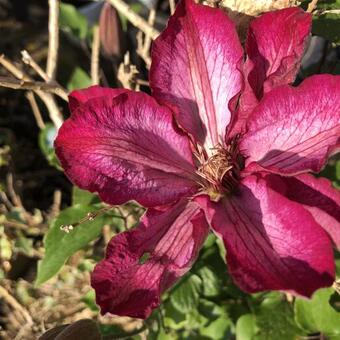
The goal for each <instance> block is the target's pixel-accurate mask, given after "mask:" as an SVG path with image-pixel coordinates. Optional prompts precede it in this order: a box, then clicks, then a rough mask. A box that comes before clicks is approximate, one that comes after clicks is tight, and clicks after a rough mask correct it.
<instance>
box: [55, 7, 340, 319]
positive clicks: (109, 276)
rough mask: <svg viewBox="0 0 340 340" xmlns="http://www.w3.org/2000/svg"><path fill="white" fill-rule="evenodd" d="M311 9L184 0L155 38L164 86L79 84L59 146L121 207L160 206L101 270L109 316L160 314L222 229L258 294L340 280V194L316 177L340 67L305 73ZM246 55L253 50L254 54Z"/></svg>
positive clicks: (334, 127) (72, 167)
mask: <svg viewBox="0 0 340 340" xmlns="http://www.w3.org/2000/svg"><path fill="white" fill-rule="evenodd" d="M310 25H311V17H310V15H309V14H306V13H304V12H303V11H302V10H301V9H299V8H289V9H284V10H279V11H275V12H269V13H267V14H264V15H262V16H261V17H258V18H256V19H254V20H253V21H252V23H251V25H250V27H249V32H248V37H247V41H246V44H245V51H244V50H243V48H242V46H241V43H240V41H239V39H238V36H237V33H236V30H235V27H234V24H233V22H231V20H230V19H229V18H228V17H227V16H226V15H225V14H224V12H223V11H222V10H220V9H214V8H210V7H206V6H202V5H197V4H195V3H194V2H193V1H192V0H184V1H182V2H181V3H180V4H179V5H178V6H177V9H176V12H175V14H174V15H173V16H172V17H171V18H170V20H169V23H168V26H167V28H166V29H165V30H164V31H163V32H162V34H161V35H160V36H159V37H158V38H157V39H156V41H155V42H154V44H153V48H152V66H151V70H150V87H151V89H152V97H151V96H149V95H147V94H145V93H141V92H133V91H130V90H126V89H109V88H101V87H98V86H95V87H90V88H88V89H84V90H80V91H74V92H73V93H72V94H71V95H70V110H71V113H72V115H71V117H70V118H69V119H68V120H67V121H66V122H65V123H64V124H63V126H62V127H61V129H60V130H59V134H58V137H57V139H56V141H55V147H56V153H57V155H58V157H59V159H60V161H61V164H62V166H63V168H64V169H65V173H66V175H67V176H68V177H69V178H70V179H71V181H72V182H73V183H75V184H76V185H78V186H79V187H81V188H83V189H87V190H89V191H91V192H97V193H98V194H99V196H100V197H101V199H102V200H103V201H104V202H106V203H108V204H122V203H124V202H127V201H129V200H135V201H137V202H139V203H140V204H141V205H143V206H145V207H146V208H148V210H147V212H146V213H145V215H144V216H143V217H142V219H141V221H140V224H139V225H138V226H137V227H135V228H133V229H132V230H129V231H126V232H123V233H121V234H119V235H117V236H115V237H113V239H112V240H111V241H110V243H109V245H108V248H107V252H106V257H105V259H104V260H102V261H101V262H100V263H99V264H97V266H96V267H95V270H94V272H93V274H92V286H93V287H94V289H95V290H96V299H97V303H98V304H99V305H100V307H101V312H102V313H107V312H109V313H112V314H118V315H128V316H133V317H139V318H146V317H148V315H149V314H150V313H151V311H152V309H153V308H156V307H157V306H158V305H159V303H160V295H161V294H162V292H163V291H164V290H166V289H167V288H169V287H170V286H171V285H173V284H174V282H176V280H178V278H180V277H181V276H182V275H183V274H184V273H185V272H187V271H188V270H189V269H190V267H191V266H192V264H193V262H194V261H195V259H196V257H197V255H198V252H199V249H200V248H201V246H202V244H203V243H204V241H205V239H206V237H207V235H208V233H209V231H210V230H211V229H212V230H213V231H214V232H215V233H216V234H217V235H218V236H219V237H221V238H222V239H223V241H224V244H225V247H226V250H227V259H226V262H227V265H228V267H229V272H230V274H231V275H232V277H233V279H234V281H235V282H236V283H237V284H238V285H239V286H240V287H241V288H242V289H243V290H244V291H246V292H250V293H252V292H258V291H263V290H279V291H288V292H291V293H293V294H298V295H302V296H306V297H309V296H311V294H312V293H313V292H314V291H315V290H316V289H318V288H320V287H326V286H330V285H331V284H332V282H333V280H334V275H335V274H334V270H335V269H334V259H333V252H332V243H333V244H335V245H336V246H339V245H340V229H339V228H340V208H339V206H340V197H339V193H338V192H337V191H336V190H335V189H334V188H333V187H332V186H331V184H330V182H329V181H328V180H327V179H316V178H315V177H314V176H313V175H311V174H309V173H310V172H319V171H320V170H321V169H322V168H323V167H324V165H325V164H326V161H327V158H328V157H329V156H330V155H332V154H334V153H335V152H336V151H338V148H339V145H340V144H339V142H340V140H339V136H340V134H339V133H340V78H339V77H337V76H331V75H315V76H312V77H310V78H309V79H307V80H305V81H303V82H302V83H301V84H300V85H299V86H297V87H292V86H291V85H289V83H292V82H293V80H294V78H295V76H296V73H297V70H298V68H299V63H300V60H301V57H302V54H303V51H304V48H305V45H306V42H307V40H308V37H309V35H310ZM244 55H246V58H244Z"/></svg>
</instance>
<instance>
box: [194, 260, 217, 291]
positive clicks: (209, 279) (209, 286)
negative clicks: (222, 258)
mask: <svg viewBox="0 0 340 340" xmlns="http://www.w3.org/2000/svg"><path fill="white" fill-rule="evenodd" d="M197 274H198V276H199V277H200V278H201V279H202V281H203V282H204V285H203V295H204V296H207V297H213V296H217V295H218V294H219V293H220V291H221V282H220V280H219V278H218V277H217V275H216V274H215V272H214V271H213V270H212V269H211V268H210V267H208V266H204V267H202V268H201V269H200V270H199V271H198V272H197Z"/></svg>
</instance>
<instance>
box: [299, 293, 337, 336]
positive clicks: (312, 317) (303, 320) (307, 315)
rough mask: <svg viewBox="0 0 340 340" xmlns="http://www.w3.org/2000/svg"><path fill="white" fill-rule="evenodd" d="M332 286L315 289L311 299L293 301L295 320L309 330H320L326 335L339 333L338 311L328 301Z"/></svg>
mask: <svg viewBox="0 0 340 340" xmlns="http://www.w3.org/2000/svg"><path fill="white" fill-rule="evenodd" d="M333 293H334V290H333V289H332V288H324V289H319V290H318V291H316V292H315V293H314V294H313V296H312V299H311V300H305V299H300V298H297V299H296V301H295V305H294V309H295V319H296V322H297V323H298V324H299V325H300V327H302V328H303V329H305V330H306V331H309V332H322V333H324V334H326V335H329V336H332V335H340V313H339V312H337V311H336V310H335V309H334V308H333V307H332V306H331V305H330V303H329V300H330V298H331V295H332V294H333Z"/></svg>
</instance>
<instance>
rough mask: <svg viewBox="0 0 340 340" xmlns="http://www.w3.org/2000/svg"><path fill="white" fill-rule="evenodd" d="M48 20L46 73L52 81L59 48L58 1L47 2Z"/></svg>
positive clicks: (50, 0)
mask: <svg viewBox="0 0 340 340" xmlns="http://www.w3.org/2000/svg"><path fill="white" fill-rule="evenodd" d="M48 3H49V19H48V55H47V66H46V73H47V75H48V77H49V78H50V79H54V78H55V75H56V71H57V61H58V48H59V29H58V18H59V0H49V1H48Z"/></svg>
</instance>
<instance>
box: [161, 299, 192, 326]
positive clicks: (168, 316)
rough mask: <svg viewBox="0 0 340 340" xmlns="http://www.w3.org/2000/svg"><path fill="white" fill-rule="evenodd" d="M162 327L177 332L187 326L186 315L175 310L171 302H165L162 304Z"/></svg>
mask: <svg viewBox="0 0 340 340" xmlns="http://www.w3.org/2000/svg"><path fill="white" fill-rule="evenodd" d="M164 310H165V315H164V325H165V327H167V328H171V329H174V330H178V329H181V328H183V327H184V326H185V325H186V324H187V319H186V316H187V315H186V314H184V313H182V312H181V311H179V310H177V309H176V308H175V307H174V306H173V304H172V302H171V301H167V302H166V303H165V304H164Z"/></svg>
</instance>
